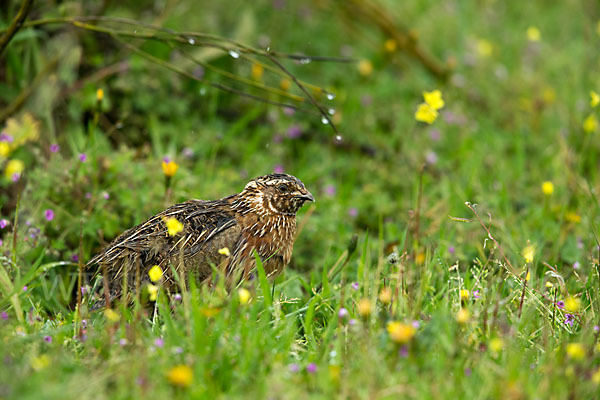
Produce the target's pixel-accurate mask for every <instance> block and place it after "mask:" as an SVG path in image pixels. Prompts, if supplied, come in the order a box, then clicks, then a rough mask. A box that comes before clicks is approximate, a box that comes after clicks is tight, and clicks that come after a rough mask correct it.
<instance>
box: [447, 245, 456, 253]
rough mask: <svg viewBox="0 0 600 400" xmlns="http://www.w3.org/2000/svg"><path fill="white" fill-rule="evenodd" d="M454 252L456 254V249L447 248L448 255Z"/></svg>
mask: <svg viewBox="0 0 600 400" xmlns="http://www.w3.org/2000/svg"><path fill="white" fill-rule="evenodd" d="M455 252H456V249H455V248H454V246H450V247H448V253H450V254H452V255H454V253H455Z"/></svg>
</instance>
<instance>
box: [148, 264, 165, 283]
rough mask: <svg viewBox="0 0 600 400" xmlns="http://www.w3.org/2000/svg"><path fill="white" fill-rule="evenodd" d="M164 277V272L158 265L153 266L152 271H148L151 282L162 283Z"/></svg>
mask: <svg viewBox="0 0 600 400" xmlns="http://www.w3.org/2000/svg"><path fill="white" fill-rule="evenodd" d="M162 275H163V270H162V268H161V267H159V266H158V265H155V266H153V267H152V268H150V271H148V276H149V277H150V280H151V281H152V282H158V281H160V278H162Z"/></svg>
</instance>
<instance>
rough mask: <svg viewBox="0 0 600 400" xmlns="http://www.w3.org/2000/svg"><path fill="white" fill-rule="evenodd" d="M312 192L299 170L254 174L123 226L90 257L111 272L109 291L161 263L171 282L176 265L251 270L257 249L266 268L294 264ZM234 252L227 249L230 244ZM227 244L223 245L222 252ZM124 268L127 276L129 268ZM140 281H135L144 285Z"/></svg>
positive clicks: (198, 272) (199, 273) (194, 271)
mask: <svg viewBox="0 0 600 400" xmlns="http://www.w3.org/2000/svg"><path fill="white" fill-rule="evenodd" d="M305 201H314V198H313V196H312V194H311V193H310V192H309V191H308V190H306V188H305V187H304V184H303V183H302V182H301V181H300V180H299V179H298V178H296V177H294V176H291V175H287V174H271V175H265V176H261V177H258V178H255V179H253V180H251V181H250V182H249V183H248V184H247V185H246V186H245V188H244V190H242V192H240V193H238V194H234V195H231V196H228V197H225V198H223V199H220V200H214V201H203V200H189V201H186V202H184V203H180V204H176V205H173V206H171V207H169V208H167V209H166V210H164V211H162V212H161V213H159V214H157V215H155V216H153V217H151V218H150V219H148V220H147V221H146V222H144V223H142V224H140V225H138V226H136V227H134V228H131V229H129V230H127V231H125V232H124V233H123V234H122V235H121V236H119V237H118V238H117V239H115V240H114V241H113V242H112V243H111V244H110V245H108V246H107V247H106V248H105V249H104V250H103V251H102V252H101V253H99V254H97V255H96V256H95V257H93V258H92V259H91V260H90V261H89V262H88V264H87V265H88V267H89V266H91V265H93V264H98V265H100V266H101V268H99V272H101V273H102V271H103V270H105V271H106V274H107V278H108V282H109V286H110V293H111V297H112V296H116V295H118V294H119V293H120V292H121V288H122V286H123V282H124V279H125V276H126V277H127V278H126V279H127V282H128V285H129V287H130V288H134V287H135V286H136V279H138V278H137V277H138V276H139V279H140V281H141V283H143V282H144V281H147V280H148V271H149V270H150V268H151V267H152V266H154V265H159V266H160V267H162V269H163V271H164V272H165V277H164V278H165V281H164V283H165V285H167V286H169V285H171V284H173V278H172V276H171V274H170V265H172V266H173V267H174V268H175V270H176V271H177V272H178V274H180V275H184V276H185V277H186V279H189V277H190V275H193V276H195V277H196V279H198V280H199V281H204V280H205V279H207V278H209V277H211V276H212V273H213V267H217V268H219V269H222V270H223V271H224V272H225V274H226V275H227V276H231V275H235V274H237V273H239V276H242V277H244V276H247V275H248V274H249V273H250V271H252V269H253V268H254V267H255V258H254V257H255V256H254V254H255V251H256V252H257V253H258V255H259V256H260V257H261V260H262V262H263V264H264V268H265V271H266V273H267V275H274V274H277V273H279V272H281V270H282V269H283V267H284V266H285V265H286V264H287V263H289V261H290V258H291V255H292V248H293V245H294V239H295V235H296V212H297V211H298V210H299V209H300V207H302V205H303V204H304V202H305ZM167 218H176V219H177V220H178V221H179V222H181V223H182V224H183V230H182V231H181V232H180V233H178V234H176V235H174V236H170V235H169V233H168V230H167V227H166V224H165V220H166V219H167ZM224 248H227V249H228V250H229V253H230V254H229V255H226V254H222V253H227V251H225V250H222V249H224ZM219 250H221V251H219ZM125 274H126V275H125ZM140 281H137V284H138V285H139V284H140Z"/></svg>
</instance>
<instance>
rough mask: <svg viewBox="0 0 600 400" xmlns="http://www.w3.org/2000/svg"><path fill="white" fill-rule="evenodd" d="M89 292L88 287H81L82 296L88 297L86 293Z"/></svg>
mask: <svg viewBox="0 0 600 400" xmlns="http://www.w3.org/2000/svg"><path fill="white" fill-rule="evenodd" d="M87 291H88V290H87V287H85V286H82V287H81V295H82V296H85V295H86V293H87Z"/></svg>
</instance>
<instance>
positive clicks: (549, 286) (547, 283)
mask: <svg viewBox="0 0 600 400" xmlns="http://www.w3.org/2000/svg"><path fill="white" fill-rule="evenodd" d="M546 287H547V288H553V287H554V285H553V284H552V282H550V281H548V282H546Z"/></svg>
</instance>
